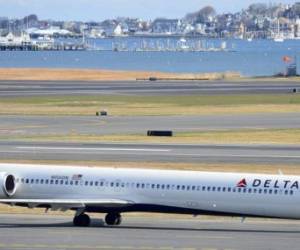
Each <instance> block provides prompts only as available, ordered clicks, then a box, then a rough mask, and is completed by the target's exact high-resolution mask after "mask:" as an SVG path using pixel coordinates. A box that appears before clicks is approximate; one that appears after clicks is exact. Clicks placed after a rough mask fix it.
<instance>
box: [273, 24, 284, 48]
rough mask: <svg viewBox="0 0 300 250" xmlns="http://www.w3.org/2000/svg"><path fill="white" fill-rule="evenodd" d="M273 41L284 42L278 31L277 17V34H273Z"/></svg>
mask: <svg viewBox="0 0 300 250" xmlns="http://www.w3.org/2000/svg"><path fill="white" fill-rule="evenodd" d="M273 40H274V42H277V43H282V42H284V37H283V34H282V33H280V26H279V19H278V20H277V34H275V37H274V39H273Z"/></svg>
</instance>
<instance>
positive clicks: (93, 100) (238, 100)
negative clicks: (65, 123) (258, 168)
mask: <svg viewBox="0 0 300 250" xmlns="http://www.w3.org/2000/svg"><path fill="white" fill-rule="evenodd" d="M0 103H14V104H15V103H20V104H25V105H26V104H36V105H57V106H70V107H77V106H78V107H82V105H85V106H89V105H95V104H102V103H107V104H114V103H126V104H130V103H134V104H136V103H141V104H148V103H161V104H176V105H182V106H195V105H197V106H198V105H199V106H203V105H244V104H300V95H297V94H279V95H184V96H123V95H122V96H121V95H120V96H118V95H113V96H106V95H95V96H50V97H18V98H17V97H13V98H11V97H10V98H2V99H1V100H0Z"/></svg>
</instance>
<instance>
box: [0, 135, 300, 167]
mask: <svg viewBox="0 0 300 250" xmlns="http://www.w3.org/2000/svg"><path fill="white" fill-rule="evenodd" d="M0 158H1V159H2V161H3V159H13V160H16V159H19V160H72V161H113V162H183V163H186V162H190V163H253V164H256V163H269V164H285V165H286V164H299V163H300V147H299V146H284V145H282V146H270V145H262V146H244V145H180V144H178V145H176V144H170V145H168V144H121V143H85V144H83V143H56V142H53V143H50V142H48V143H47V142H15V141H0ZM282 167H283V169H284V165H283V166H282Z"/></svg>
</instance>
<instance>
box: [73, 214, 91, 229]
mask: <svg viewBox="0 0 300 250" xmlns="http://www.w3.org/2000/svg"><path fill="white" fill-rule="evenodd" d="M90 223H91V219H90V217H89V216H88V215H87V214H81V215H79V216H75V217H74V219H73V224H74V226H77V227H88V226H89V225H90Z"/></svg>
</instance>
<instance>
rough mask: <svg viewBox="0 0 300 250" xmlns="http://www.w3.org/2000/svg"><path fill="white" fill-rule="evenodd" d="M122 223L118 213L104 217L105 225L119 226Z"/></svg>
mask: <svg viewBox="0 0 300 250" xmlns="http://www.w3.org/2000/svg"><path fill="white" fill-rule="evenodd" d="M121 222H122V217H121V215H120V214H119V213H108V214H107V215H106V216H105V223H106V224H107V225H109V226H115V225H120V224H121Z"/></svg>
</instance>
